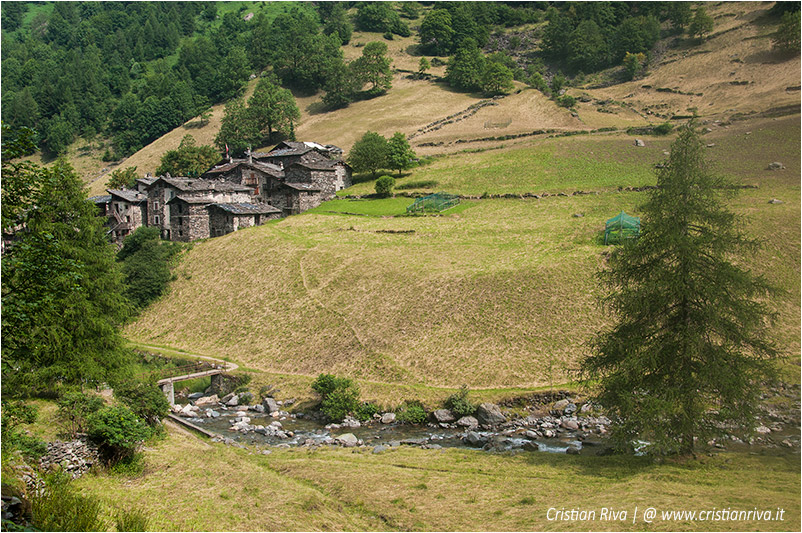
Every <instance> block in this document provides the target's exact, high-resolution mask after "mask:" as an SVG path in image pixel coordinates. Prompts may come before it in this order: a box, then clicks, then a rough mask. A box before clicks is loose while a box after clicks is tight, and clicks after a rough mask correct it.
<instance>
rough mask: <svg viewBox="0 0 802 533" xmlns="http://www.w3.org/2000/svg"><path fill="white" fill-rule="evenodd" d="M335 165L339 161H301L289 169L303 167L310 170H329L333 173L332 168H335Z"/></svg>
mask: <svg viewBox="0 0 802 533" xmlns="http://www.w3.org/2000/svg"><path fill="white" fill-rule="evenodd" d="M337 163H340V161H333V160H331V159H326V160H325V161H323V160H314V161H304V160H303V159H302V160H300V161H296V162H295V163H293V164H292V165H290V168H292V167H304V168H308V169H311V170H331V171H334V167H335V166H337Z"/></svg>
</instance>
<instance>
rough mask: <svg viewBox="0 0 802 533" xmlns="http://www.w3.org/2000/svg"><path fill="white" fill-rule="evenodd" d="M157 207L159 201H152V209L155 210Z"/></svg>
mask: <svg viewBox="0 0 802 533" xmlns="http://www.w3.org/2000/svg"><path fill="white" fill-rule="evenodd" d="M158 208H159V202H153V210H154V211H155V210H156V209H158Z"/></svg>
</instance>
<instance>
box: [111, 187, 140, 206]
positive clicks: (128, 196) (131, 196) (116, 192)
mask: <svg viewBox="0 0 802 533" xmlns="http://www.w3.org/2000/svg"><path fill="white" fill-rule="evenodd" d="M106 191H107V192H108V193H109V194H110V195H111V196H117V197H119V198H122V199H123V200H125V201H126V202H130V203H132V204H138V203H139V202H144V201H145V200H147V199H148V197H147V195H144V194H142V193H140V192H138V191H133V190H130V189H106Z"/></svg>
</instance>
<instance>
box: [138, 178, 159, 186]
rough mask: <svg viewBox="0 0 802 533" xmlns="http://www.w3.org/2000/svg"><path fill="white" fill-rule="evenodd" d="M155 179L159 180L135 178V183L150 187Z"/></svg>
mask: <svg viewBox="0 0 802 533" xmlns="http://www.w3.org/2000/svg"><path fill="white" fill-rule="evenodd" d="M157 179H159V178H137V179H136V181H137V183H142V184H143V185H145V186H146V187H147V186H148V185H150V184H151V183H153V182H154V181H156V180H157Z"/></svg>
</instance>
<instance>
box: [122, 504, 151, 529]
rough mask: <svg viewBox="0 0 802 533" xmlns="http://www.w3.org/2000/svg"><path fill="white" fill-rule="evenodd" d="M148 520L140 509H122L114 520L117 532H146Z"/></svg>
mask: <svg viewBox="0 0 802 533" xmlns="http://www.w3.org/2000/svg"><path fill="white" fill-rule="evenodd" d="M149 523H150V518H148V515H146V514H145V513H144V511H142V510H141V509H123V510H122V511H119V512H118V513H117V516H116V517H115V518H114V527H115V528H116V529H117V531H147V530H148V525H149Z"/></svg>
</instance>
